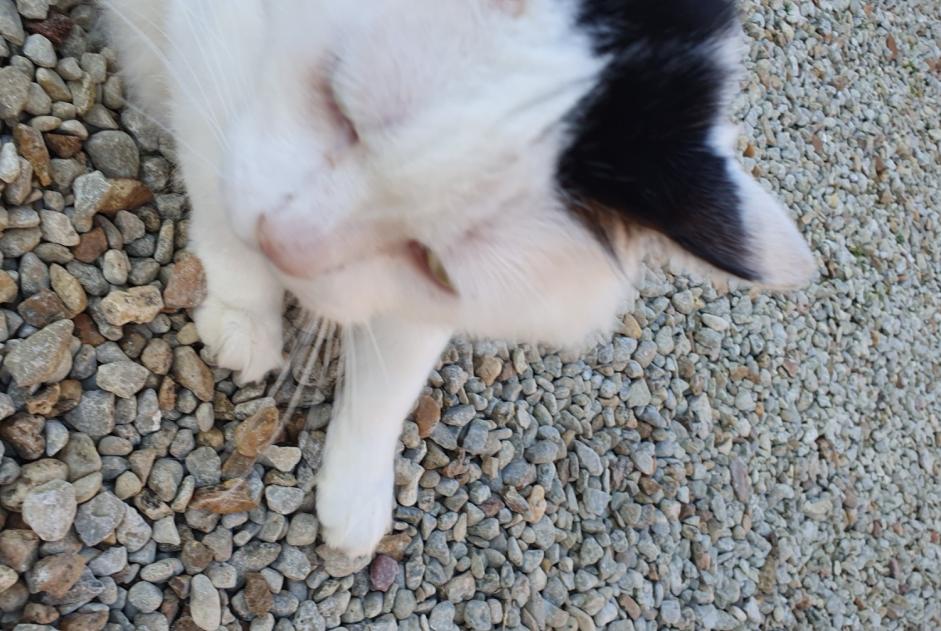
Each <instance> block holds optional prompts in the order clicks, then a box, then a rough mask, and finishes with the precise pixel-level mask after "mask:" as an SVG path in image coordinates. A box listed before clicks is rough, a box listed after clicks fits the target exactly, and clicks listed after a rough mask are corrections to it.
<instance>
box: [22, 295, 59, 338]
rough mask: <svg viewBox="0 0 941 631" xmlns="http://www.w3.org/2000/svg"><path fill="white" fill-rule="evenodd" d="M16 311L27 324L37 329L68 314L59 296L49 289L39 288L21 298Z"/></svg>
mask: <svg viewBox="0 0 941 631" xmlns="http://www.w3.org/2000/svg"><path fill="white" fill-rule="evenodd" d="M16 311H17V313H19V314H20V316H22V318H23V320H24V321H25V322H26V323H27V324H29V325H30V326H34V327H36V328H37V329H40V328H42V327H44V326H48V325H49V324H51V323H53V322H56V321H57V320H62V319H64V318H65V317H66V316H67V315H68V314H67V310H66V308H65V305H64V304H62V301H61V300H59V296H57V295H56V294H55V292H53V291H51V290H49V289H40V290H39V291H37V292H36V293H35V294H33V295H32V296H30V297H29V298H27V299H25V300H23V301H22V302H21V303H20V304H19V306H18V307H17V308H16Z"/></svg>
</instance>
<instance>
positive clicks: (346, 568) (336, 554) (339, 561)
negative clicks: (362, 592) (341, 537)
mask: <svg viewBox="0 0 941 631" xmlns="http://www.w3.org/2000/svg"><path fill="white" fill-rule="evenodd" d="M317 555H318V556H319V557H320V558H321V559H322V560H323V564H324V567H323V569H324V570H325V571H326V572H327V574H329V575H330V576H332V577H334V578H342V577H344V576H349V575H350V574H355V573H356V572H359V571H360V570H361V569H363V568H364V567H366V566H367V565H369V556H368V555H363V556H360V557H349V556H347V555H345V554H344V553H342V552H340V551H339V550H334V549H333V548H330V547H328V546H326V545H322V546H319V547H318V548H317Z"/></svg>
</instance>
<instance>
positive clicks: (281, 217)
mask: <svg viewBox="0 0 941 631" xmlns="http://www.w3.org/2000/svg"><path fill="white" fill-rule="evenodd" d="M174 5H175V6H174V7H173V9H172V11H171V18H170V21H169V28H168V36H169V38H170V40H171V43H172V45H171V46H170V47H169V49H170V50H171V51H173V52H171V53H170V54H171V58H172V57H173V56H178V59H177V60H176V62H174V63H173V65H174V67H176V68H177V69H178V70H177V72H175V73H174V77H173V82H174V83H175V84H176V85H175V86H171V92H173V93H175V95H176V97H175V98H176V100H175V103H174V119H175V125H176V128H177V133H178V137H179V138H181V139H182V142H181V145H182V146H181V149H180V151H181V154H182V156H183V159H184V160H187V159H189V160H195V159H196V158H199V159H201V160H203V161H211V162H213V163H216V164H219V165H221V166H220V167H219V168H218V169H217V170H216V172H214V173H213V174H212V175H213V177H215V178H216V179H217V182H218V191H219V193H220V194H221V196H222V198H223V199H224V200H225V205H226V212H227V217H228V221H229V222H230V226H231V228H232V229H233V230H234V231H235V232H236V234H238V235H239V237H240V238H241V239H242V240H243V241H244V242H245V244H246V245H247V246H248V247H251V248H256V249H259V250H261V251H262V252H264V254H265V255H266V257H267V259H268V260H269V261H270V262H271V265H272V266H273V267H274V268H275V269H276V270H277V272H278V275H279V277H280V279H281V280H282V282H283V283H284V285H285V286H286V287H287V288H288V289H289V290H291V291H292V292H293V293H295V294H296V295H297V296H298V298H299V299H300V300H301V301H302V303H303V304H305V306H307V307H308V308H310V309H311V310H312V311H314V312H315V313H318V314H320V315H324V316H327V317H330V318H332V319H334V320H337V321H339V322H342V323H352V322H361V321H366V320H368V319H369V318H370V317H372V316H374V315H376V314H379V313H384V312H395V313H399V314H401V315H405V316H407V317H409V318H413V319H420V320H428V321H431V322H441V323H446V324H448V325H450V326H453V327H455V328H458V329H462V330H465V331H468V332H471V333H475V334H481V335H486V336H494V337H509V338H531V339H539V340H544V341H549V342H554V343H569V342H573V341H576V340H578V339H580V338H582V337H584V336H585V335H586V334H588V333H590V332H592V331H595V330H599V329H605V328H607V327H608V326H609V324H610V323H611V322H612V321H613V317H614V315H615V313H616V311H617V309H618V307H619V306H620V305H621V304H622V303H623V301H624V299H625V298H626V297H627V296H628V295H629V294H630V291H631V283H630V280H631V279H632V278H633V276H634V274H635V272H636V270H637V269H638V266H639V261H640V259H641V258H642V257H643V256H644V255H645V254H646V253H648V251H649V250H650V249H651V248H654V249H657V250H659V253H661V254H662V253H667V254H670V253H679V252H680V251H681V250H685V251H686V252H688V253H690V254H692V255H693V256H694V257H696V258H698V259H700V260H702V261H705V262H706V263H708V264H710V265H711V266H713V267H714V268H717V269H720V270H724V271H726V272H729V273H732V274H734V275H737V276H740V277H743V278H745V279H747V280H752V281H756V282H759V283H764V284H769V285H779V286H792V285H796V284H800V283H802V282H804V281H805V280H806V279H807V278H808V277H809V276H810V274H811V273H812V269H813V261H812V259H811V257H810V255H809V252H808V250H807V248H806V245H805V244H804V243H803V241H802V239H801V238H800V236H799V234H798V232H797V231H796V229H795V228H794V226H793V225H792V224H791V222H790V220H789V219H788V218H787V215H786V213H785V211H784V210H783V209H782V208H781V207H780V206H779V205H778V204H777V202H775V201H774V200H773V199H772V198H771V197H770V196H769V195H768V194H767V193H765V192H764V191H763V190H762V189H761V187H760V186H759V185H758V184H757V183H755V182H754V181H753V180H752V179H751V177H750V176H747V175H745V174H744V173H743V172H742V170H741V168H740V167H739V166H738V165H737V163H736V162H735V161H734V159H733V157H732V151H731V150H732V148H731V141H730V140H729V138H728V135H729V134H728V131H727V127H728V126H727V124H726V123H725V116H726V112H725V108H726V103H727V100H728V98H727V97H728V95H729V93H730V91H731V90H733V89H734V87H735V85H734V82H735V71H736V68H737V60H736V58H735V44H736V42H737V40H738V37H739V34H738V31H737V27H736V21H735V14H734V9H733V6H732V3H731V2H728V1H726V0H662V1H661V2H657V3H651V2H648V1H647V0H516V1H513V0H409V1H408V2H403V1H401V0H376V1H372V2H370V3H368V4H367V5H365V6H363V5H360V4H359V3H355V4H354V3H345V2H343V3H341V2H335V1H319V2H313V1H310V0H278V1H277V2H274V1H267V0H233V1H232V2H231V3H226V4H225V5H224V6H225V9H224V11H225V13H224V14H220V10H221V9H220V7H221V6H222V5H221V4H220V3H217V2H208V1H201V2H191V1H187V2H185V3H184V2H182V0H181V1H180V2H176V3H174ZM194 25H198V27H194ZM197 31H198V32H197Z"/></svg>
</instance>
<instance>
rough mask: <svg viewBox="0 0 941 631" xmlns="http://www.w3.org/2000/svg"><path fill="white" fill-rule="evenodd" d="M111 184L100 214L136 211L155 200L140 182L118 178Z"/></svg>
mask: <svg viewBox="0 0 941 631" xmlns="http://www.w3.org/2000/svg"><path fill="white" fill-rule="evenodd" d="M110 184H111V187H110V188H109V189H108V193H107V194H106V195H105V197H104V199H103V200H101V205H100V207H99V209H98V210H99V212H102V213H106V214H112V213H116V212H118V211H122V210H134V209H135V208H140V207H141V206H143V205H144V204H147V203H149V202H152V201H153V200H154V194H153V192H152V191H151V190H150V189H149V188H148V187H147V185H145V184H144V183H143V182H141V181H139V180H133V179H128V178H118V179H114V180H111V181H110ZM141 236H143V235H141Z"/></svg>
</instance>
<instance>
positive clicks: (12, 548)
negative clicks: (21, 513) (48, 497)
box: [0, 525, 39, 574]
mask: <svg viewBox="0 0 941 631" xmlns="http://www.w3.org/2000/svg"><path fill="white" fill-rule="evenodd" d="M38 554H39V537H38V536H37V535H36V533H34V532H33V531H32V530H24V529H14V528H10V527H9V525H8V526H7V529H6V530H4V531H3V532H0V563H2V564H3V565H6V566H9V567H11V568H13V569H14V570H16V571H17V572H19V573H20V574H22V573H23V572H25V571H26V570H28V569H29V568H30V567H32V565H33V563H34V562H35V561H36V556H37V555H38Z"/></svg>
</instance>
